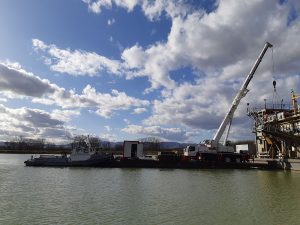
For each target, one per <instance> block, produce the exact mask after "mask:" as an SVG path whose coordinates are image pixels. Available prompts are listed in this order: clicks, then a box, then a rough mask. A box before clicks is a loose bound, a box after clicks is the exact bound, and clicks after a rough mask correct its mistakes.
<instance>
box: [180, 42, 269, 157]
mask: <svg viewBox="0 0 300 225" xmlns="http://www.w3.org/2000/svg"><path fill="white" fill-rule="evenodd" d="M272 47H273V45H272V44H270V43H269V42H266V43H265V45H264V48H263V50H262V51H261V53H260V54H259V56H258V58H257V60H256V61H255V63H254V65H253V66H252V68H251V70H250V73H249V74H248V76H247V77H246V79H245V81H244V83H243V85H242V86H241V88H240V90H239V91H238V93H237V94H236V96H235V98H234V99H233V102H232V104H231V107H230V109H229V111H228V113H227V114H226V116H225V117H224V119H223V121H222V123H221V124H220V126H219V129H218V131H217V132H216V134H215V136H214V138H213V139H212V140H204V141H203V142H202V143H200V144H197V145H189V146H187V147H186V148H185V149H184V157H185V159H186V158H188V159H201V160H204V158H205V159H210V160H220V159H221V160H225V161H226V162H230V161H233V160H236V161H238V160H242V156H240V155H238V154H235V153H234V149H233V148H232V147H231V146H227V145H226V142H227V138H228V134H229V131H230V126H231V122H232V119H233V115H234V112H235V111H236V109H237V107H238V105H239V103H240V101H241V99H242V98H243V97H245V96H246V94H247V93H248V92H249V90H248V89H247V87H248V85H249V83H250V81H251V79H252V78H253V75H254V73H255V71H256V69H257V68H258V66H259V64H260V62H261V61H262V59H263V57H264V55H265V53H266V51H267V50H268V48H272ZM226 127H228V128H227V133H226V135H225V138H224V142H223V144H221V143H220V140H221V137H222V136H223V134H224V132H225V129H226ZM223 156H224V157H223Z"/></svg>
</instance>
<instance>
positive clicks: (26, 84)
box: [0, 63, 58, 97]
mask: <svg viewBox="0 0 300 225" xmlns="http://www.w3.org/2000/svg"><path fill="white" fill-rule="evenodd" d="M16 68H17V69H16ZM57 88H58V87H57V86H56V85H54V84H51V83H50V82H49V81H48V80H46V79H41V78H39V77H37V76H34V75H33V74H32V73H28V72H26V71H25V70H23V69H21V68H20V65H19V66H18V67H14V68H13V67H10V65H9V66H8V65H5V64H1V63H0V92H2V93H3V94H5V95H6V96H9V97H16V96H29V97H43V96H44V95H48V94H53V93H54V92H55V91H56V90H57Z"/></svg>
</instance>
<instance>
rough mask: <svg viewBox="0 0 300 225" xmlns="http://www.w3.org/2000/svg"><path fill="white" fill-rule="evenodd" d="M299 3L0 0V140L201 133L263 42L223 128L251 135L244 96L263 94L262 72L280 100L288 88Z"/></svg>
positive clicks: (254, 98) (256, 100)
mask: <svg viewBox="0 0 300 225" xmlns="http://www.w3.org/2000/svg"><path fill="white" fill-rule="evenodd" d="M299 10H300V4H299V3H298V1H288V0H287V1H275V0H274V1H263V0H258V1H251V2H249V1H246V0H245V1H233V0H220V1H211V0H203V1H196V0H174V1H167V0H153V1H146V0H94V1H93V0H72V1H61V0H51V1H50V0H46V1H39V0H28V1H20V0H19V1H18V0H9V1H8V0H4V1H1V2H0V33H1V35H0V109H1V110H0V113H1V114H2V115H1V119H0V124H1V127H2V129H1V131H0V139H1V140H9V139H13V138H15V137H17V136H20V135H22V136H25V137H34V138H45V139H46V140H49V141H57V142H61V141H65V140H67V139H68V137H70V136H73V135H76V134H92V135H96V136H99V137H101V138H102V139H107V140H111V141H116V140H118V141H122V140H124V139H138V138H143V137H149V136H155V137H159V138H160V139H162V140H168V141H179V142H199V141H201V140H203V139H209V138H212V137H213V134H214V132H215V131H216V129H217V128H218V126H219V124H220V122H221V120H222V118H223V117H224V115H225V113H226V112H227V110H228V108H229V106H230V104H231V101H232V99H233V97H234V95H235V94H236V92H237V91H238V89H239V88H240V85H241V82H243V79H244V78H245V76H246V75H247V73H248V72H249V70H250V68H251V66H252V64H253V63H254V61H255V60H256V57H257V56H258V54H259V52H260V51H261V49H262V47H263V45H264V43H265V42H266V41H269V42H271V43H272V44H273V45H274V49H273V59H274V61H272V57H271V51H269V52H268V54H267V55H266V56H265V59H264V60H263V62H262V64H261V65H260V67H259V70H258V71H257V74H256V75H255V76H257V77H258V78H256V77H255V79H254V80H253V81H252V83H251V85H250V93H249V94H248V95H247V97H246V98H245V99H243V101H242V102H241V105H240V107H239V109H238V111H237V113H236V118H235V120H234V122H233V128H232V132H231V135H230V138H231V139H234V140H236V139H239V140H241V139H242V140H245V139H251V138H253V136H252V134H251V123H252V121H251V120H250V119H249V118H247V116H246V113H245V107H246V103H247V102H250V104H251V105H253V106H254V105H258V104H263V99H265V98H266V99H270V101H272V96H273V92H272V91H273V89H272V81H273V79H276V80H277V84H278V93H279V94H280V95H281V96H280V99H281V98H284V99H285V101H286V102H288V103H289V102H290V99H289V98H290V97H289V92H290V89H291V88H293V89H294V90H296V91H297V90H298V92H300V90H299V89H300V88H299V84H300V81H299V69H300V68H299V67H300V62H299V61H300V60H299V59H300V46H299V45H300V42H299V40H298V39H299V35H300V26H299V25H300V20H299V18H298V14H299ZM291 46H292V47H291ZM273 63H274V68H275V70H274V71H273V70H272V64H273Z"/></svg>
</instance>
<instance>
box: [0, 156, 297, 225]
mask: <svg viewBox="0 0 300 225" xmlns="http://www.w3.org/2000/svg"><path fill="white" fill-rule="evenodd" d="M29 157H30V156H29V155H9V154H0V224H5V225H9V224H13V225H15V224H39V225H40V224H170V225H173V224H204V225H209V224H213V225H216V224H222V225H226V224H230V225H234V224H260V225H263V224H264V225H266V224H272V225H273V224H278V225H279V224H280V225H281V224H284V225H289V224H291V225H296V224H300V214H299V212H300V172H284V171H260V170H181V169H116V168H114V169H103V168H34V167H25V166H24V163H23V161H24V160H25V159H27V158H29Z"/></svg>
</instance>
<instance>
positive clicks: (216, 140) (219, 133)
mask: <svg viewBox="0 0 300 225" xmlns="http://www.w3.org/2000/svg"><path fill="white" fill-rule="evenodd" d="M272 47H273V45H272V44H270V43H269V42H266V44H265V45H264V48H263V50H262V51H261V53H260V55H259V57H258V58H257V60H256V62H255V63H254V65H253V67H252V69H251V70H250V73H249V74H248V76H247V78H246V80H245V81H244V83H243V85H242V87H241V89H240V90H239V91H238V93H237V95H236V96H235V98H234V100H233V102H232V104H231V107H230V110H229V111H228V113H227V114H226V116H225V117H224V119H223V121H222V123H221V125H220V127H219V129H218V131H217V133H216V134H215V136H214V138H213V140H212V141H213V142H214V143H215V144H217V143H219V141H220V139H221V137H222V135H223V133H224V131H225V128H226V126H227V125H228V124H229V123H230V121H231V120H232V118H233V115H234V112H235V110H236V109H237V107H238V105H239V103H240V101H241V99H242V98H243V97H245V96H246V94H247V93H248V91H249V90H248V89H247V87H248V84H249V83H250V81H251V79H252V78H253V75H254V73H255V71H256V69H257V67H258V66H259V64H260V62H261V60H262V58H263V57H264V55H265V53H266V51H267V50H268V48H272Z"/></svg>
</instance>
